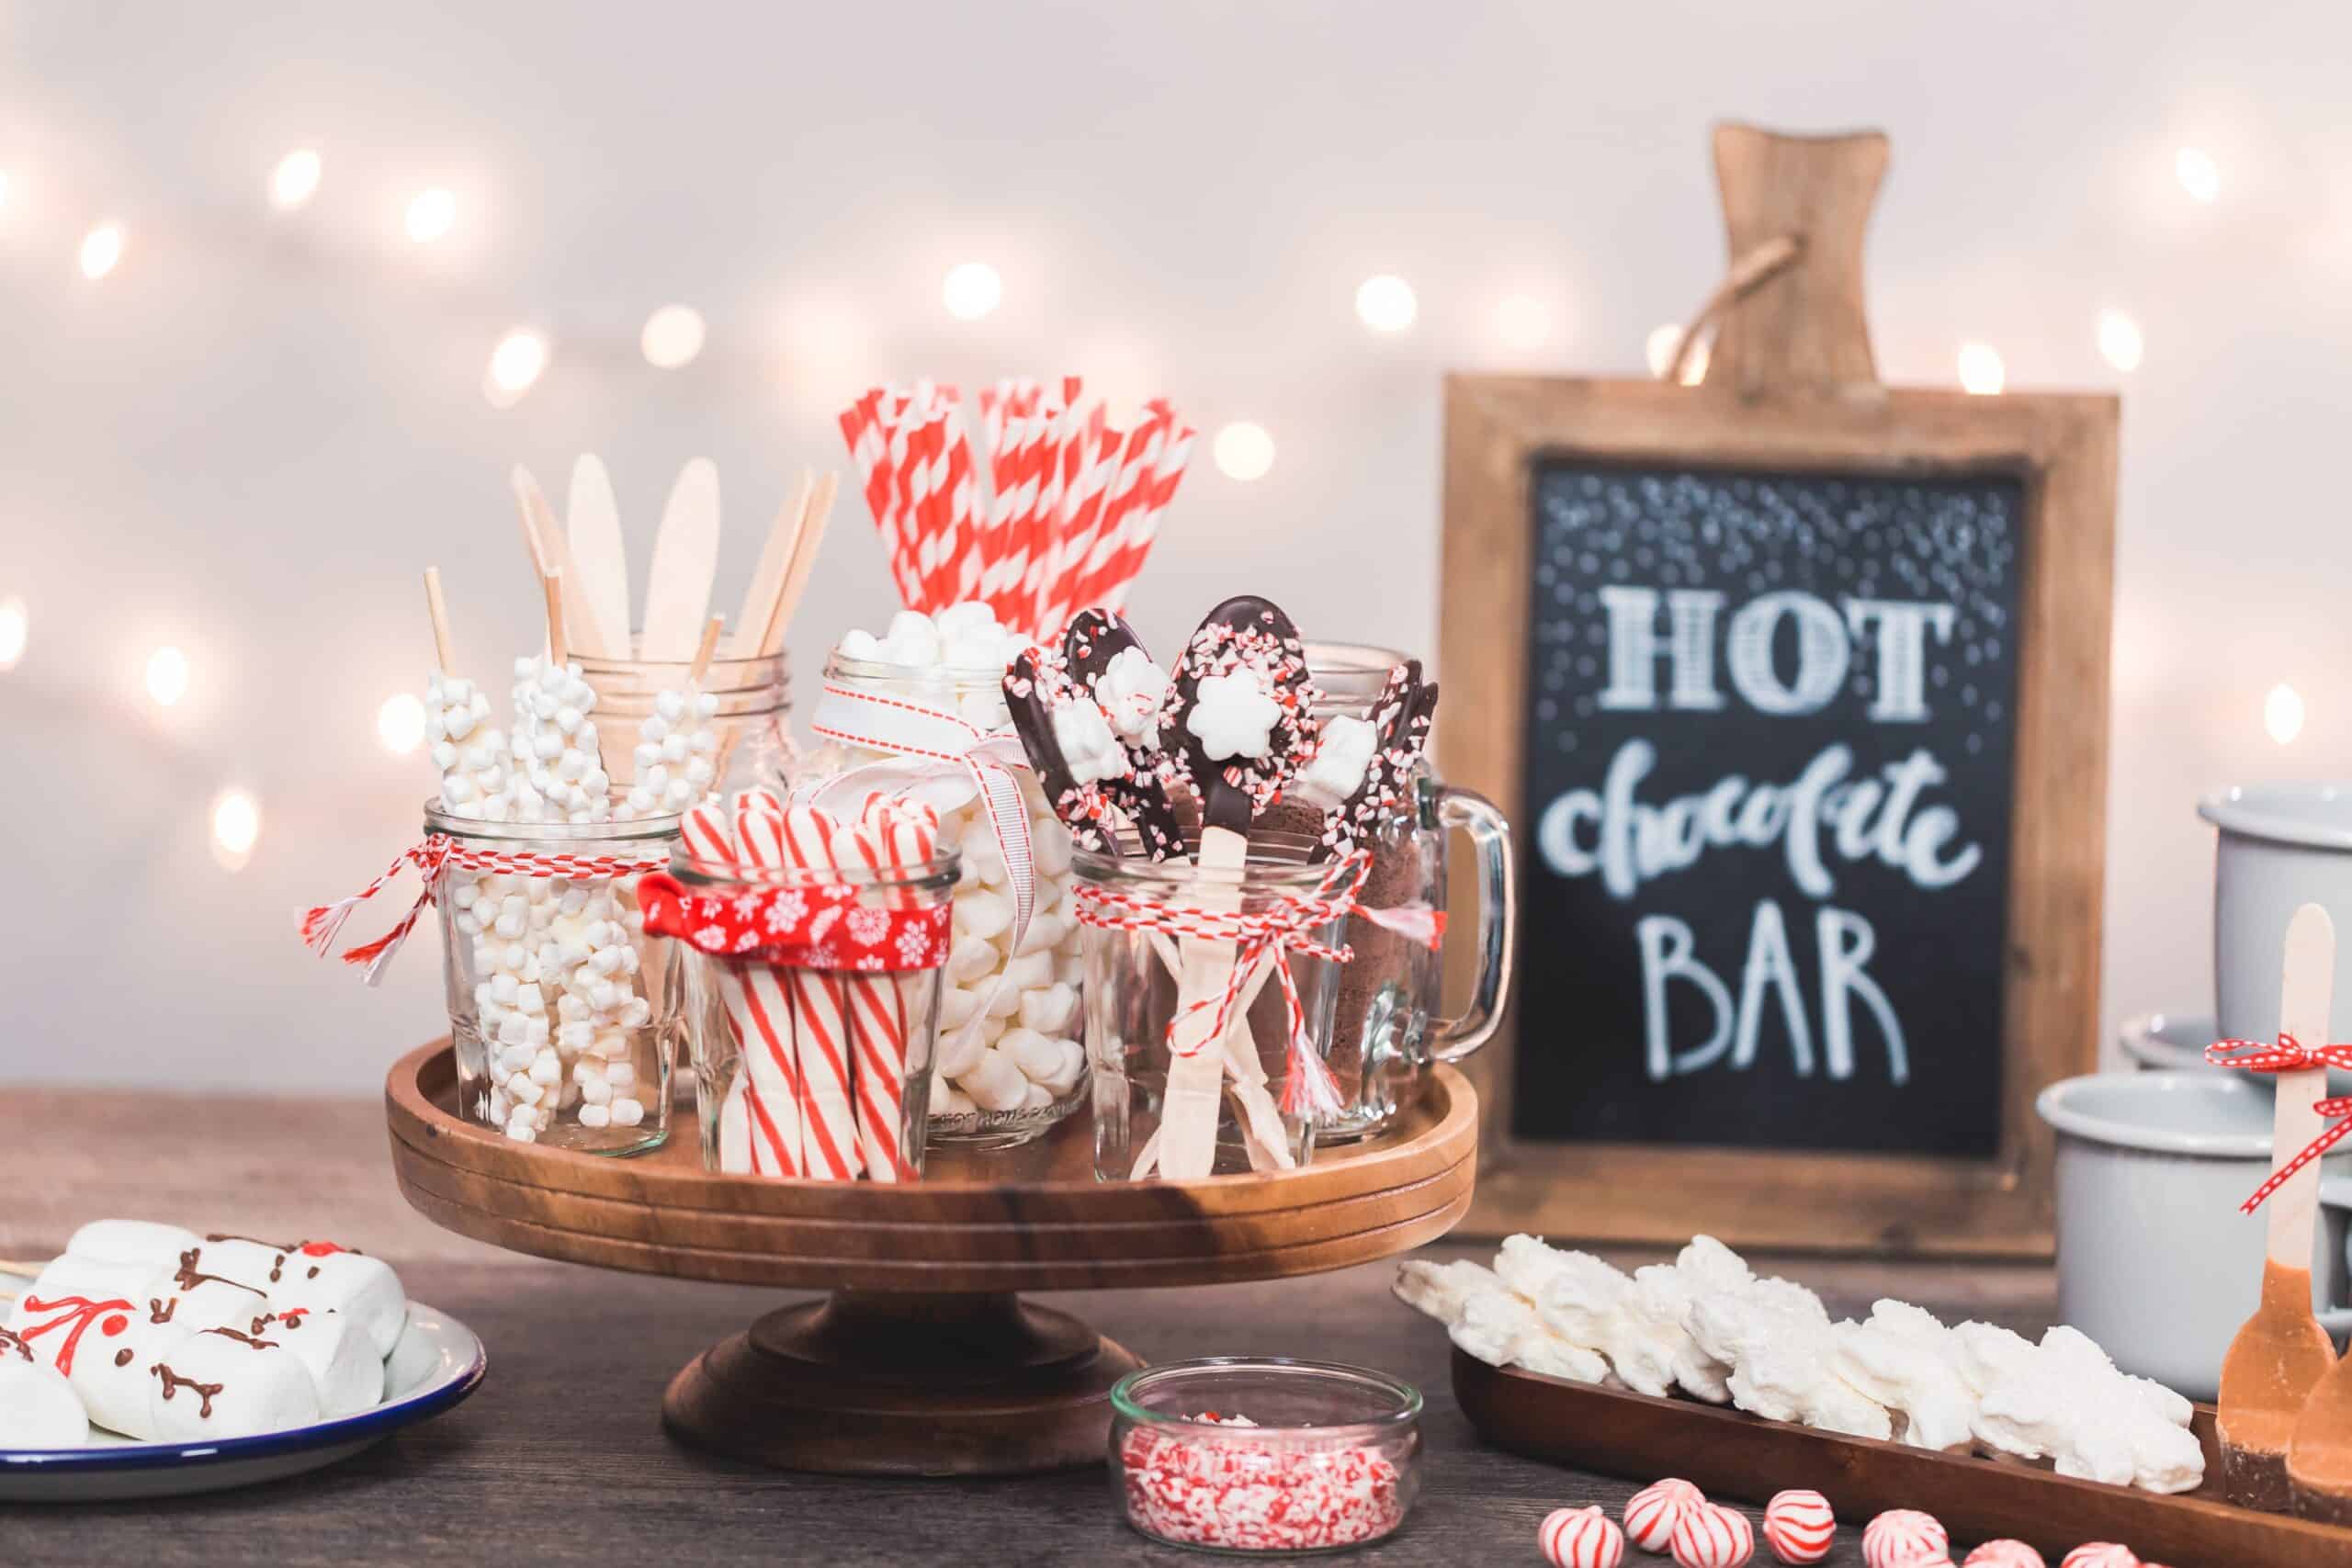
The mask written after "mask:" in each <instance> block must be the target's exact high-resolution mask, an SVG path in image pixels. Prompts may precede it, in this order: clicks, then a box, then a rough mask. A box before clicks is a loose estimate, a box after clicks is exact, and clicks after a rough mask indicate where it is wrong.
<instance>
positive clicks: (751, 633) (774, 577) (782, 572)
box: [733, 468, 817, 659]
mask: <svg viewBox="0 0 2352 1568" xmlns="http://www.w3.org/2000/svg"><path fill="white" fill-rule="evenodd" d="M816 488H817V476H816V474H815V472H814V471H813V470H811V469H808V468H803V469H801V470H800V488H799V490H797V491H795V492H794V493H793V496H792V498H791V499H790V500H789V501H787V502H785V503H784V505H783V506H782V507H781V508H779V509H778V510H777V512H776V514H775V522H774V523H771V524H770V525H768V536H767V542H766V543H765V544H763V545H762V546H761V547H760V564H759V565H758V566H757V567H755V568H753V569H752V581H751V583H750V585H749V586H747V587H746V588H745V589H744V590H743V608H742V609H741V611H740V612H738V613H737V615H736V616H735V642H734V648H733V653H734V656H735V657H736V658H738V659H754V658H757V657H758V656H759V651H760V643H761V640H762V639H763V637H765V636H766V635H767V627H768V622H769V621H770V620H771V619H773V618H774V616H775V606H776V602H777V601H778V600H780V599H781V598H783V597H784V583H785V579H786V577H788V576H790V575H791V572H792V552H793V550H794V548H795V547H797V545H798V544H799V542H800V525H801V523H802V522H803V520H805V519H806V518H807V517H808V515H809V496H810V495H811V494H812V493H813V492H814V491H815V490H816Z"/></svg>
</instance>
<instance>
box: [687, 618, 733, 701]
mask: <svg viewBox="0 0 2352 1568" xmlns="http://www.w3.org/2000/svg"><path fill="white" fill-rule="evenodd" d="M726 629H727V617H726V616H724V615H713V616H711V618H710V619H709V620H707V621H706V622H704V623H703V628H702V643H701V645H700V646H699V647H697V648H696V649H695V661H694V663H692V664H691V665H689V666H687V669H686V679H687V680H689V681H691V682H694V683H695V684H696V685H700V684H701V683H702V678H703V677H704V676H705V675H707V674H709V673H710V660H711V656H712V655H714V654H716V653H717V652H718V634H719V633H720V632H722V631H724V630H726Z"/></svg>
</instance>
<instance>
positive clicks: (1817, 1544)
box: [1764, 1491, 1838, 1563]
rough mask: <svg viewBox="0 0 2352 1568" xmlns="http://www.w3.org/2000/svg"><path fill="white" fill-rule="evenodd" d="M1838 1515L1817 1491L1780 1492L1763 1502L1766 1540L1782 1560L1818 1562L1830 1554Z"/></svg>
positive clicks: (1836, 1532) (1835, 1534) (1775, 1554)
mask: <svg viewBox="0 0 2352 1568" xmlns="http://www.w3.org/2000/svg"><path fill="white" fill-rule="evenodd" d="M1837 1534H1838V1516H1837V1515H1836V1514H1833V1513H1831V1512H1830V1511H1829V1499H1828V1498H1826V1497H1824V1496H1823V1495H1821V1494H1820V1493H1818V1492H1805V1491H1794V1492H1781V1493H1778V1494H1776V1495H1774V1496H1773V1498H1772V1500H1771V1501H1770V1503H1768V1504H1766V1505H1765V1506H1764V1541H1765V1544H1766V1545H1768V1546H1770V1548H1771V1549H1772V1555H1773V1556H1775V1557H1777V1558H1779V1559H1780V1560H1781V1562H1791V1563H1803V1562H1820V1561H1821V1560H1822V1559H1823V1558H1825V1557H1826V1556H1828V1555H1829V1543H1830V1541H1831V1540H1834V1539H1836V1537H1837Z"/></svg>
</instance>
